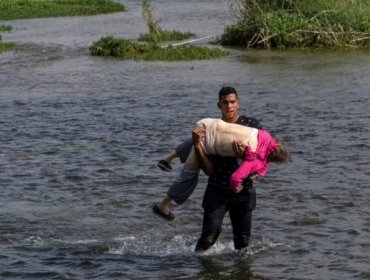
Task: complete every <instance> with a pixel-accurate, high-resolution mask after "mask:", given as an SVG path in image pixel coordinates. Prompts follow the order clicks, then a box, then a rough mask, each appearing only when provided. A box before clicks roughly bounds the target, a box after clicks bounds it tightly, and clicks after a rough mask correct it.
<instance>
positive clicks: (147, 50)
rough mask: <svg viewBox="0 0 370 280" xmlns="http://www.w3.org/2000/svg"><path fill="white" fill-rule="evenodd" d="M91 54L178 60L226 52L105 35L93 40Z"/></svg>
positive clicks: (215, 56) (220, 54) (206, 56)
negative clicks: (162, 44) (149, 42)
mask: <svg viewBox="0 0 370 280" xmlns="http://www.w3.org/2000/svg"><path fill="white" fill-rule="evenodd" d="M90 53H91V55H95V56H104V57H109V56H111V57H118V58H121V59H134V60H145V61H155V60H162V61H178V60H196V59H210V58H218V57H223V56H226V55H228V52H226V51H223V50H221V49H218V48H206V47H199V46H194V45H181V46H177V47H172V46H171V45H169V46H167V47H161V46H160V45H158V44H141V43H136V42H133V41H130V40H127V39H120V38H114V37H112V36H107V37H104V38H101V39H100V40H99V41H97V42H94V44H93V45H92V46H91V47H90Z"/></svg>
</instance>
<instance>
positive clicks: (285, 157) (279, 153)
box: [267, 139, 292, 163]
mask: <svg viewBox="0 0 370 280" xmlns="http://www.w3.org/2000/svg"><path fill="white" fill-rule="evenodd" d="M275 140H276V143H278V145H279V147H278V148H277V149H276V150H275V151H273V152H271V153H270V154H269V155H268V158H267V161H269V162H279V163H288V162H292V156H291V155H290V152H289V150H288V148H287V146H286V145H285V143H284V141H283V140H281V139H275Z"/></svg>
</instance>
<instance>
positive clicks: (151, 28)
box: [139, 0, 194, 43]
mask: <svg viewBox="0 0 370 280" xmlns="http://www.w3.org/2000/svg"><path fill="white" fill-rule="evenodd" d="M143 17H144V19H145V20H146V26H147V31H148V33H146V34H144V35H141V36H140V37H139V41H144V42H149V43H159V42H165V41H179V40H185V39H188V38H190V37H192V36H194V34H193V33H190V32H185V33H183V32H180V31H177V30H173V31H167V30H163V29H162V28H161V27H160V26H159V24H158V21H157V20H155V18H154V10H153V7H152V6H151V5H150V3H149V1H148V0H143Z"/></svg>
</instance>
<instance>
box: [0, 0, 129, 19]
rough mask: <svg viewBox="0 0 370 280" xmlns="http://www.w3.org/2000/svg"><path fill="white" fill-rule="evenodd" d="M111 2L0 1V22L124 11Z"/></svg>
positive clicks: (64, 0) (85, 0) (93, 0)
mask: <svg viewBox="0 0 370 280" xmlns="http://www.w3.org/2000/svg"><path fill="white" fill-rule="evenodd" d="M124 10H125V7H124V6H123V5H121V4H119V3H116V2H114V1H111V0H54V1H48V0H0V20H13V19H25V18H41V17H61V16H87V15H97V14H105V13H113V12H120V11H124Z"/></svg>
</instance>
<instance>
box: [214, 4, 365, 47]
mask: <svg viewBox="0 0 370 280" xmlns="http://www.w3.org/2000/svg"><path fill="white" fill-rule="evenodd" d="M234 13H235V15H236V17H237V22H236V23H235V24H233V25H230V26H227V27H226V28H225V31H224V34H223V35H222V36H221V38H220V41H221V44H223V45H229V46H240V47H252V48H302V47H303V48H306V47H309V48H337V47H370V1H368V0H315V1H311V0H240V1H239V2H238V4H237V5H236V6H234Z"/></svg>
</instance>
